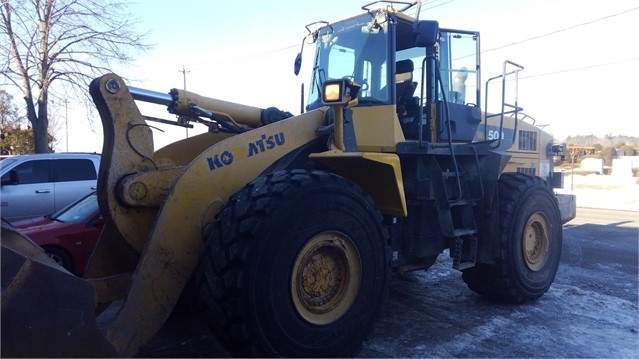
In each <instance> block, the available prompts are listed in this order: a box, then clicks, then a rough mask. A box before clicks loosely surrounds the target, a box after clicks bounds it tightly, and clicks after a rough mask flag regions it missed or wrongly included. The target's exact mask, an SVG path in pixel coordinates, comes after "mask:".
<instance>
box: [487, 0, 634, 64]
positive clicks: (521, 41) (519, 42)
mask: <svg viewBox="0 0 639 359" xmlns="http://www.w3.org/2000/svg"><path fill="white" fill-rule="evenodd" d="M636 10H639V7H635V8H632V9H628V10H624V11H622V12H618V13H615V14H611V15H607V16H603V17H600V18H597V19H594V20H590V21H586V22H583V23H581V24H577V25H573V26H569V27H565V28H563V29H559V30H554V31H551V32H549V33H546V34H542V35H537V36H533V37H530V38H527V39H524V40H520V41H516V42H513V43H510V44H507V45H502V46H498V47H494V48H492V49H488V50H484V51H482V53H485V52H490V51H495V50H499V49H503V48H505V47H509V46H514V45H519V44H522V43H524V42H527V41H531V40H536V39H540V38H542V37H546V36H550V35H555V34H557V33H560V32H564V31H568V30H572V29H575V28H578V27H581V26H586V25H591V24H594V23H596V22H599V21H603V20H607V19H610V18H613V17H616V16H620V15H624V14H627V13H629V12H632V11H636Z"/></svg>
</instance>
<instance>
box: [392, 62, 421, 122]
mask: <svg viewBox="0 0 639 359" xmlns="http://www.w3.org/2000/svg"><path fill="white" fill-rule="evenodd" d="M414 69H415V65H414V64H413V61H412V60H410V59H406V60H401V61H397V63H396V64H395V89H396V95H397V98H396V100H397V102H396V103H397V114H398V115H399V116H400V117H402V115H406V105H407V104H408V103H409V102H410V101H411V100H412V98H413V94H414V93H415V89H416V88H417V82H413V70H414Z"/></svg>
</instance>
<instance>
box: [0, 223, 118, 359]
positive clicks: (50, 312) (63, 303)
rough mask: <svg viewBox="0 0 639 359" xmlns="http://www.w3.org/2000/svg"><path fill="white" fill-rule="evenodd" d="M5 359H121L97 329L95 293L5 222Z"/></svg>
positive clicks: (3, 235)
mask: <svg viewBox="0 0 639 359" xmlns="http://www.w3.org/2000/svg"><path fill="white" fill-rule="evenodd" d="M0 242H1V244H2V250H1V252H0V254H1V256H2V257H1V258H0V260H1V262H0V263H1V268H0V270H1V271H0V273H1V280H2V283H1V288H2V292H1V298H0V301H1V313H0V315H1V317H0V319H1V324H2V329H1V330H2V332H1V337H0V341H1V342H2V346H1V349H0V351H1V352H0V355H1V356H2V357H5V358H6V357H30V358H37V357H117V356H118V354H117V353H116V351H115V349H114V348H113V347H112V346H111V344H110V343H109V342H108V341H107V340H106V339H105V337H104V336H103V335H102V334H101V332H100V330H99V329H98V325H97V322H96V318H95V315H94V307H95V292H94V288H93V286H92V285H91V284H89V283H88V282H87V281H85V280H83V279H81V278H79V277H76V276H74V275H73V274H71V273H70V272H68V271H66V270H65V269H64V268H63V267H62V266H59V265H58V264H56V263H55V262H54V261H53V260H52V259H50V258H49V257H48V256H47V255H46V254H45V253H44V251H43V250H42V249H41V248H40V247H39V246H38V245H36V244H35V243H33V242H32V241H31V240H30V239H28V238H27V237H25V236H23V235H21V234H20V233H19V232H18V231H16V229H15V228H13V227H12V226H11V225H10V224H9V223H8V222H6V221H5V220H4V219H3V220H2V232H1V233H0Z"/></svg>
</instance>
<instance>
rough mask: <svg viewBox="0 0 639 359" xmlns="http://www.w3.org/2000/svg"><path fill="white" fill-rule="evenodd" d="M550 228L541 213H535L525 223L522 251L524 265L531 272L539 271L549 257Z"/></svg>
mask: <svg viewBox="0 0 639 359" xmlns="http://www.w3.org/2000/svg"><path fill="white" fill-rule="evenodd" d="M549 233H550V228H549V224H548V220H547V219H546V217H545V216H544V215H542V214H541V213H535V214H533V215H532V216H530V218H529V219H528V222H526V230H525V232H524V240H523V242H524V243H523V250H524V259H525V261H526V265H527V266H528V268H530V270H532V271H535V272H537V271H540V270H541V269H542V268H544V266H545V265H546V262H548V257H549V256H550V252H549V249H550V235H549Z"/></svg>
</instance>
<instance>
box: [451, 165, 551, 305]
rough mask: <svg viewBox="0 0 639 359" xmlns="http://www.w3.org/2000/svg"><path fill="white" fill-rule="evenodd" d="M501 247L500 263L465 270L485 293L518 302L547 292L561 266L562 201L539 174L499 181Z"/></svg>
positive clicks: (474, 286) (515, 175)
mask: <svg viewBox="0 0 639 359" xmlns="http://www.w3.org/2000/svg"><path fill="white" fill-rule="evenodd" d="M498 191H499V225H500V233H501V234H500V238H499V239H500V251H499V258H498V259H497V263H495V264H494V265H493V264H478V265H477V266H475V267H472V268H469V269H467V270H465V271H464V272H463V275H462V278H463V279H464V281H465V282H466V284H468V287H469V288H470V289H472V290H473V291H475V292H477V293H478V294H480V295H483V296H486V297H489V298H492V299H496V300H500V301H506V302H513V303H523V302H527V301H531V300H535V299H537V298H539V297H541V296H542V295H543V294H544V293H546V292H547V291H548V289H549V288H550V285H551V284H552V282H553V281H554V279H555V274H556V273H557V269H558V267H559V259H560V257H561V246H562V227H561V217H560V213H559V206H558V205H557V200H556V198H555V196H554V194H553V193H552V191H551V190H550V189H549V188H548V187H547V186H546V184H545V183H544V181H543V180H542V179H541V178H539V177H534V176H529V175H525V174H522V173H504V174H503V175H502V176H501V178H500V179H499V182H498Z"/></svg>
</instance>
